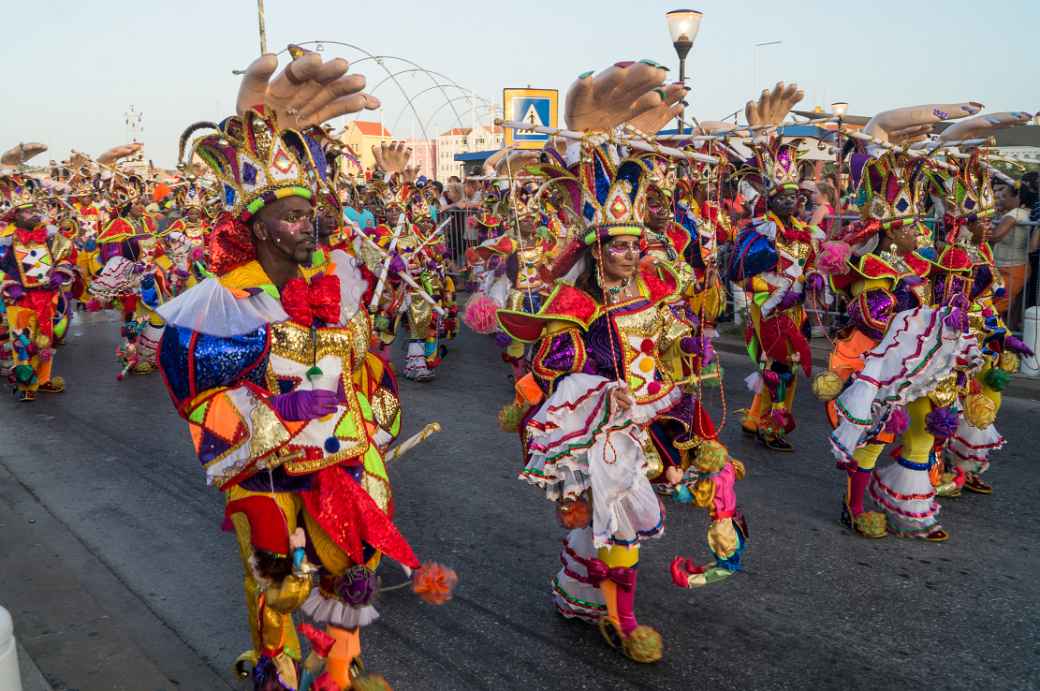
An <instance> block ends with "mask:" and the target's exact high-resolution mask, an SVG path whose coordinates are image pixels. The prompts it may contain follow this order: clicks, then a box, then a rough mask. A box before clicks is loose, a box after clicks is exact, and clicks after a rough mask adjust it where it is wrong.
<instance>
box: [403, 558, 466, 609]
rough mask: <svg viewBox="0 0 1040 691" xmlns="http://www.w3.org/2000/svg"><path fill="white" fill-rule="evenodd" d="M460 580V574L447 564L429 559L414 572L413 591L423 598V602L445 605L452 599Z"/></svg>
mask: <svg viewBox="0 0 1040 691" xmlns="http://www.w3.org/2000/svg"><path fill="white" fill-rule="evenodd" d="M458 582H459V577H458V575H457V574H456V573H455V572H454V571H452V570H451V569H449V568H448V567H447V566H444V565H443V564H438V563H437V562H435V561H428V562H424V563H423V565H422V566H420V567H419V569H418V570H417V571H416V572H415V573H413V574H412V592H414V593H415V594H416V595H418V596H419V597H420V598H422V600H423V602H427V603H429V604H431V605H443V604H444V603H445V602H447V601H448V600H450V599H451V595H452V591H454V590H455V585H456V584H457V583H458Z"/></svg>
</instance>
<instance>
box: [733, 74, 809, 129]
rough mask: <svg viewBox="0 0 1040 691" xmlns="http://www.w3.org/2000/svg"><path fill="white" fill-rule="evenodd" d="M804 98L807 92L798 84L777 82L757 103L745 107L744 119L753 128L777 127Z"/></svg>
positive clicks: (765, 91) (749, 103)
mask: <svg viewBox="0 0 1040 691" xmlns="http://www.w3.org/2000/svg"><path fill="white" fill-rule="evenodd" d="M803 98H805V92H804V91H802V90H801V89H799V88H798V85H797V84H784V83H783V82H777V84H776V86H774V87H773V90H772V91H769V90H768V89H763V90H762V94H761V95H760V96H759V97H758V100H757V101H748V102H747V103H746V104H745V105H744V118H745V119H746V120H747V123H748V125H750V126H751V127H776V126H777V125H779V124H780V123H781V122H783V121H784V118H786V117H787V114H788V113H790V112H791V109H792V108H794V106H795V104H796V103H798V102H799V101H801V100H802V99H803Z"/></svg>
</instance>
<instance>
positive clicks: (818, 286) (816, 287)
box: [805, 273, 826, 295]
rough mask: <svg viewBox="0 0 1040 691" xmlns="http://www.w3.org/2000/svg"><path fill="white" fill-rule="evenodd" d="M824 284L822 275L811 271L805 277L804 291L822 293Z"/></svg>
mask: <svg viewBox="0 0 1040 691" xmlns="http://www.w3.org/2000/svg"><path fill="white" fill-rule="evenodd" d="M825 285H826V283H824V280H823V276H821V275H820V274H817V273H811V274H809V276H808V278H806V279H805V292H807V293H811V294H815V295H819V294H821V293H823V289H824V286H825Z"/></svg>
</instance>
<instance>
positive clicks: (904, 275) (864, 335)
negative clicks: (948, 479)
mask: <svg viewBox="0 0 1040 691" xmlns="http://www.w3.org/2000/svg"><path fill="white" fill-rule="evenodd" d="M978 108H979V106H978V104H974V103H963V104H954V105H941V106H932V105H929V106H920V107H914V108H908V109H901V110H897V111H892V112H889V113H882V114H880V115H878V116H876V117H875V118H874V122H873V123H870V124H868V128H865V130H866V131H867V132H868V133H869V134H871V135H873V136H874V137H875V138H877V139H880V140H881V141H882V142H885V143H888V142H899V141H904V142H906V143H910V142H912V141H913V140H914V139H915V138H919V137H920V136H921V135H922V133H923V132H924V133H926V132H927V131H928V130H930V128H931V125H932V123H933V122H935V121H936V120H937V119H939V118H942V119H945V118H946V117H949V114H952V115H953V116H954V117H958V116H959V117H963V116H965V115H971V114H974V113H975V112H977V111H978ZM940 114H941V115H940ZM948 165H949V164H942V163H940V162H935V161H925V162H923V163H921V162H919V161H914V160H912V159H908V158H903V157H896V156H893V155H891V154H888V155H884V156H880V157H878V158H876V159H875V160H873V161H868V162H867V163H866V165H865V166H864V169H863V172H862V175H863V182H864V184H866V185H867V188H868V189H867V192H868V194H866V195H865V198H866V202H867V207H865V208H866V211H865V218H864V222H863V223H862V224H854V225H853V227H852V229H851V230H850V239H851V240H853V241H855V242H859V243H861V244H860V251H859V254H860V255H861V256H862V259H861V261H860V263H859V265H858V269H859V270H858V271H857V272H855V274H856V275H857V276H861V277H863V279H864V280H862V281H858V280H857V279H856V277H855V276H854V277H853V278H852V279H851V280H848V281H846V282H847V283H848V284H849V286H850V290H852V291H853V295H854V296H855V300H854V301H853V303H852V304H851V305H850V309H849V313H850V315H851V316H852V317H853V320H854V322H855V323H858V325H859V327H860V330H859V331H858V334H859V336H860V340H864V341H867V342H866V348H865V352H862V353H861V354H857V353H858V351H860V348H858V347H855V346H856V335H857V334H856V333H854V334H851V335H850V336H849V337H848V338H847V339H846V341H845V342H842V343H840V344H839V346H838V348H837V350H836V357H834V358H832V370H838V371H839V372H840V371H841V369H842V367H844V368H846V369H848V370H854V371H852V372H851V374H848V373H847V374H846V376H847V381H846V383H845V386H844V390H842V391H841V392H840V395H838V396H837V398H836V399H835V400H834V405H833V412H834V418H835V422H836V428H835V431H834V433H833V434H832V435H831V447H832V450H833V452H834V455H835V457H836V458H837V460H838V463H839V466H841V467H844V468H845V469H847V471H848V472H849V474H850V479H849V483H848V488H849V489H848V493H847V502H846V507H847V512H846V518H847V524H849V525H850V527H852V528H853V529H854V530H855V531H856V532H857V533H858V534H860V535H864V536H866V537H881V536H883V535H884V532H883V531H885V530H886V529H887V532H891V533H895V534H896V535H899V536H902V537H916V538H923V539H926V540H929V541H932V542H942V541H945V540H947V539H948V537H949V534H948V532H947V531H946V530H944V529H943V528H942V526H941V525H940V524H939V520H938V513H939V510H940V507H939V504H938V501H937V500H936V491H935V488H934V486H933V481H932V475H933V474H935V470H936V466H937V457H936V449H937V448H939V449H941V446H942V443H943V442H944V441H945V439H946V438H947V437H949V436H950V435H951V434H952V432H953V430H954V429H955V427H956V422H957V415H956V412H955V408H956V402H957V398H958V391H960V390H962V389H963V388H964V387H965V386H967V385H968V382H969V381H971V378H972V376H973V375H974V373H975V372H976V371H977V370H978V369H979V367H980V366H981V365H982V364H983V361H984V360H983V355H982V352H981V351H980V349H979V347H978V343H977V340H976V339H975V338H974V337H973V336H972V335H971V334H970V333H969V331H968V323H969V310H968V307H969V304H970V295H971V290H972V288H971V283H972V281H971V273H970V265H968V264H967V263H966V262H965V261H964V260H963V257H961V256H960V252H959V251H958V250H957V249H956V248H951V247H947V248H946V249H944V250H943V252H942V253H940V254H939V256H938V257H935V254H934V252H933V251H931V250H929V248H928V245H929V242H928V240H927V239H925V234H926V232H927V231H926V230H924V229H923V227H922V226H919V225H918V224H917V222H916V220H915V219H916V218H917V215H918V214H919V213H920V212H921V208H920V203H921V201H922V200H923V196H922V192H921V184H922V181H923V179H924V178H923V173H924V172H928V173H929V175H930V174H931V171H932V170H937V169H938V170H945V168H946V166H948ZM853 172H854V173H855V172H856V171H855V162H854V169H853ZM940 174H943V173H940ZM857 234H858V236H857ZM914 236H916V242H915V241H914ZM880 242H887V243H889V248H888V249H887V250H886V249H880V250H878V251H877V252H876V253H873V250H874V249H876V248H877V247H878V244H879V243H880ZM850 244H851V243H850ZM915 244H916V245H918V249H917V250H916V251H915V250H914V245H915ZM922 260H925V262H927V263H928V264H929V265H927V266H926V265H925V263H922ZM931 260H934V262H932V261H931ZM857 283H859V289H858V291H857V290H856V284H857ZM857 320H858V321H857ZM867 339H875V340H876V341H877V343H876V345H873V346H870V344H869V341H868V340H867ZM843 349H844V350H845V351H847V352H845V353H844V355H845V357H841V355H842V353H843ZM857 360H858V361H857ZM835 365H837V366H835ZM818 383H819V384H821V385H820V386H818V389H821V390H822V389H832V387H831V386H830V385H829V384H828V385H822V384H823V382H818ZM886 433H887V436H886ZM900 433H901V434H902V438H901V446H900V448H899V449H897V451H896V452H895V457H896V462H895V463H892V464H890V465H887V466H885V467H881V468H873V465H874V463H876V461H877V458H878V456H879V455H880V452H881V450H882V449H883V448H884V443H885V441H887V439H890V438H892V437H894V436H896V435H897V434H900ZM871 468H872V470H871ZM861 469H862V470H861ZM863 477H868V478H869V488H868V491H869V492H870V496H871V498H872V499H873V500H874V502H875V503H876V504H877V505H878V507H879V508H880V510H881V511H882V512H883V514H884V520H879V517H877V516H872V515H870V512H863V511H861V509H862V491H863V488H864V485H865V484H866V483H864V482H863V480H862V478H863ZM857 511H859V513H857Z"/></svg>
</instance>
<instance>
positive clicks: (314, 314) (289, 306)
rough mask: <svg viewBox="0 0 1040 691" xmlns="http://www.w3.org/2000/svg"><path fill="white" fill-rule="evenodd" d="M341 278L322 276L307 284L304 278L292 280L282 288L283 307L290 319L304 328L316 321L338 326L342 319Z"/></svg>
mask: <svg viewBox="0 0 1040 691" xmlns="http://www.w3.org/2000/svg"><path fill="white" fill-rule="evenodd" d="M339 302H340V292H339V278H338V277H337V276H332V275H325V274H323V275H321V276H316V277H315V278H313V279H311V282H310V283H307V281H305V280H304V279H302V278H293V279H290V280H289V282H288V283H286V284H285V287H284V288H282V307H283V308H285V311H286V313H287V314H288V315H289V318H290V319H292V320H293V321H294V322H296V323H297V324H301V325H303V326H314V323H315V321H321V322H324V323H325V324H336V323H338V322H339V318H340V314H339V312H340V304H339Z"/></svg>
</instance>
